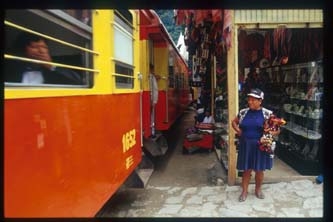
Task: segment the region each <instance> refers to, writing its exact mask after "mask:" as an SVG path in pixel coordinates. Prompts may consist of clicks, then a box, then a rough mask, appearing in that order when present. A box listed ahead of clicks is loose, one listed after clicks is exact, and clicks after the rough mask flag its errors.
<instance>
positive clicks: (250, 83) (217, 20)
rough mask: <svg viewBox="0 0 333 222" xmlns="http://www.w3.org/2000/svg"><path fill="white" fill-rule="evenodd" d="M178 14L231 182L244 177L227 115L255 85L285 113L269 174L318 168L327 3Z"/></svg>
mask: <svg viewBox="0 0 333 222" xmlns="http://www.w3.org/2000/svg"><path fill="white" fill-rule="evenodd" d="M208 11H211V12H208ZM191 16H192V17H191ZM176 22H177V23H178V25H179V24H185V25H186V29H185V30H186V31H185V44H186V45H187V48H188V52H189V68H190V69H191V70H192V76H191V78H192V79H191V80H192V82H193V87H194V88H195V89H196V90H197V91H198V92H199V93H198V98H199V102H200V103H203V106H205V107H208V108H209V109H211V110H212V114H213V115H214V117H215V119H216V120H217V121H216V122H217V125H218V126H219V127H220V128H222V129H221V132H222V133H221V135H219V136H218V138H219V139H221V140H222V143H219V144H217V146H216V147H217V149H216V152H217V154H218V156H219V159H220V160H221V162H222V163H223V165H224V166H225V168H226V169H227V170H228V184H229V185H232V184H235V183H239V182H240V180H241V178H240V177H239V176H238V175H239V172H237V170H236V161H237V149H236V142H237V139H236V138H235V134H234V130H233V129H232V127H231V126H230V125H231V124H229V123H231V120H232V119H233V118H234V117H235V116H236V114H237V113H238V111H239V110H240V109H241V108H243V107H244V106H246V102H245V98H246V94H247V91H248V90H249V89H250V88H253V87H258V88H261V89H262V90H263V91H264V92H265V100H264V104H263V106H264V107H266V108H268V109H271V110H272V111H274V113H275V114H276V115H277V116H279V117H282V118H284V119H285V120H287V124H286V125H285V126H284V127H283V129H282V132H281V134H280V135H279V138H278V140H277V149H276V155H275V157H274V158H275V160H274V165H273V169H272V170H271V171H266V176H265V181H266V182H273V181H283V180H284V179H291V178H292V179H295V177H307V176H314V175H318V174H320V173H321V168H322V159H321V153H322V150H321V149H322V142H321V141H322V138H321V126H322V123H321V122H322V120H321V119H322V99H321V98H322V94H323V69H322V56H323V53H322V52H323V45H322V40H323V36H322V27H323V14H322V10H178V11H177V13H176ZM223 130H224V131H223ZM218 145H220V146H221V147H220V148H219V147H218Z"/></svg>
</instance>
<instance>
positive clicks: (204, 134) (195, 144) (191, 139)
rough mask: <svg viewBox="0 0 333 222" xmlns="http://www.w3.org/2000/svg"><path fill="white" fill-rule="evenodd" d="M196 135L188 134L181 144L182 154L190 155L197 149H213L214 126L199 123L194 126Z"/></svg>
mask: <svg viewBox="0 0 333 222" xmlns="http://www.w3.org/2000/svg"><path fill="white" fill-rule="evenodd" d="M195 128H196V129H197V131H196V133H193V134H189V135H187V136H186V137H185V139H184V142H183V153H192V152H194V151H196V150H199V149H208V150H212V149H213V148H214V141H213V132H214V125H213V124H208V123H199V124H197V125H195Z"/></svg>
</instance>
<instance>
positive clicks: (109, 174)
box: [4, 10, 142, 217]
mask: <svg viewBox="0 0 333 222" xmlns="http://www.w3.org/2000/svg"><path fill="white" fill-rule="evenodd" d="M137 19H138V13H137V12H135V11H132V10H130V11H128V10H117V11H116V10H93V11H89V10H6V12H5V22H4V23H5V40H6V42H5V43H6V44H5V45H6V46H8V47H6V48H5V55H4V58H5V61H4V62H5V68H6V69H5V72H6V73H4V80H5V89H4V94H5V100H4V120H5V121H4V139H5V142H4V215H5V217H77V216H79V217H92V216H94V215H95V214H96V212H97V211H98V210H99V209H100V208H101V206H102V205H103V204H104V203H105V202H106V201H107V200H108V199H109V198H110V196H111V195H112V194H113V193H114V192H115V191H116V190H117V189H118V188H119V187H120V186H121V185H122V184H123V183H124V181H125V180H126V179H127V178H128V176H129V175H130V174H131V173H132V172H133V171H134V170H135V169H136V168H137V166H138V164H139V163H140V162H141V159H142V141H141V134H142V133H141V123H140V116H139V114H138V113H140V81H139V75H138V73H139V66H140V64H139V57H138V56H137V55H138V54H139V45H138V43H139V29H138V27H136V24H138V21H137ZM22 32H24V33H31V34H33V35H36V36H41V37H44V38H46V39H47V42H48V47H49V51H50V52H51V53H52V58H53V61H52V62H49V63H48V64H49V65H52V66H54V67H56V70H57V69H58V68H59V69H60V68H62V69H67V70H71V71H75V72H76V73H77V74H79V75H80V77H81V78H82V82H81V83H80V84H69V83H68V82H66V80H64V82H57V83H53V82H51V81H49V82H38V81H36V82H34V81H30V82H29V81H23V79H24V78H25V77H23V74H21V75H22V76H21V78H20V79H19V80H17V79H15V78H12V77H13V76H14V75H16V73H14V72H16V70H15V71H10V70H9V67H10V66H9V65H8V64H10V62H13V61H16V62H18V61H25V63H30V64H38V63H43V64H45V62H44V61H39V60H36V59H31V58H27V57H24V56H22V54H20V53H18V52H17V53H16V52H15V50H14V49H13V48H17V47H11V46H12V45H13V44H15V39H16V37H17V36H20V35H21V33H22ZM15 53H16V54H15ZM16 67H17V65H16ZM7 68H8V70H7ZM54 74H55V73H54ZM24 75H25V74H24ZM21 80H22V81H21ZM125 101H126V102H125Z"/></svg>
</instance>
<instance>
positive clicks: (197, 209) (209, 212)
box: [100, 179, 324, 218]
mask: <svg viewBox="0 0 333 222" xmlns="http://www.w3.org/2000/svg"><path fill="white" fill-rule="evenodd" d="M262 189H263V192H264V194H265V199H258V198H256V197H255V195H254V184H250V186H249V194H248V197H247V199H246V201H245V202H239V201H238V196H239V194H240V187H239V186H228V185H222V186H198V187H179V186H172V187H167V186H166V187H155V186H148V187H147V188H146V189H144V190H142V189H141V190H140V189H126V191H124V192H125V193H123V196H122V197H120V199H119V202H118V203H116V204H115V205H114V207H111V208H112V210H111V211H109V212H104V214H103V215H100V216H102V217H104V216H107V217H126V218H128V217H135V218H137V217H150V218H151V217H162V218H165V217H178V218H179V217H204V218H207V217H219V218H220V217H226V218H227V217H230V218H233V217H236V218H245V217H265V218H271V217H272V218H273V217H274V218H275V217H280V218H322V217H323V215H324V214H323V184H316V183H314V181H311V180H308V179H304V180H295V181H290V182H280V183H272V184H263V187H262ZM120 192H121V191H120ZM120 195H121V194H120ZM129 196H132V198H130V199H127V198H128V197H129ZM111 208H109V209H111Z"/></svg>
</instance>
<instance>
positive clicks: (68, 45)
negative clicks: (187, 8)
mask: <svg viewBox="0 0 333 222" xmlns="http://www.w3.org/2000/svg"><path fill="white" fill-rule="evenodd" d="M75 11H80V10H75ZM83 11H84V13H83V12H82V13H81V14H82V15H83V14H84V15H89V13H88V12H87V10H83ZM78 14H80V13H76V14H75V13H74V15H78ZM88 17H89V16H88ZM90 48H91V27H89V26H88V25H87V24H85V23H84V22H83V21H81V20H78V19H77V18H76V17H73V16H72V15H69V14H68V13H67V12H66V13H65V12H64V11H61V10H21V9H19V10H6V11H5V50H4V54H5V56H4V57H5V61H4V67H5V75H4V76H5V79H4V80H5V86H6V87H7V86H8V87H9V86H38V87H41V86H43V87H74V88H82V87H84V88H87V87H91V86H92V85H93V72H94V70H93V69H92V66H93V64H92V54H93V52H92V51H91V50H90Z"/></svg>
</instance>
